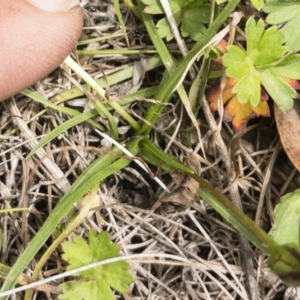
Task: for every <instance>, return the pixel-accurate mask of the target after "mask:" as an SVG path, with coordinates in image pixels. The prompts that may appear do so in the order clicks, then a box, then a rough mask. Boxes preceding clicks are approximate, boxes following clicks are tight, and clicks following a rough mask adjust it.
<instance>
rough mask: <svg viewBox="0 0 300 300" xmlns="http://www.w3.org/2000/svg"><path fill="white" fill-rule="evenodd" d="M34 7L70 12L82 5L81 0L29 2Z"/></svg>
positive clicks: (32, 0) (39, 0) (29, 0)
mask: <svg viewBox="0 0 300 300" xmlns="http://www.w3.org/2000/svg"><path fill="white" fill-rule="evenodd" d="M27 1H28V2H30V3H31V4H33V5H34V6H36V7H38V8H40V9H43V10H47V11H68V10H70V9H71V8H73V7H75V6H77V5H79V4H80V1H79V0H27Z"/></svg>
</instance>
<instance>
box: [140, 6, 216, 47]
mask: <svg viewBox="0 0 300 300" xmlns="http://www.w3.org/2000/svg"><path fill="white" fill-rule="evenodd" d="M142 1H143V3H144V4H146V7H145V9H144V12H145V13H149V14H162V13H163V8H162V6H161V4H160V1H159V0H142ZM169 3H170V7H171V10H172V13H173V17H174V20H175V22H176V24H177V25H178V26H180V30H181V34H182V36H184V37H187V36H190V37H191V38H192V39H193V40H195V41H198V40H199V39H200V37H201V36H202V34H203V33H204V32H205V30H206V27H205V26H204V25H203V24H208V23H209V18H210V10H211V5H210V4H207V3H206V4H205V3H204V1H203V0H170V1H169ZM156 27H157V30H158V34H159V35H160V37H161V38H166V40H167V41H170V40H171V39H172V38H173V33H172V30H171V28H170V26H169V23H168V20H167V19H166V18H162V19H160V20H159V21H158V22H157V24H156Z"/></svg>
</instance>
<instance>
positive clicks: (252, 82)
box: [232, 72, 261, 107]
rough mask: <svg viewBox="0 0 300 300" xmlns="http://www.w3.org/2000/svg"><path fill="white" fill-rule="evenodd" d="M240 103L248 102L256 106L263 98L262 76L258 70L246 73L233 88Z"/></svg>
mask: <svg viewBox="0 0 300 300" xmlns="http://www.w3.org/2000/svg"><path fill="white" fill-rule="evenodd" d="M232 91H233V92H234V93H235V94H237V97H238V99H239V102H240V103H248V102H250V104H251V105H252V106H253V107H256V106H257V105H258V104H259V102H260V99H261V88H260V76H259V73H258V72H252V73H249V74H247V75H245V76H244V77H243V78H242V79H240V80H239V81H238V83H237V84H236V85H235V86H234V88H233V90H232Z"/></svg>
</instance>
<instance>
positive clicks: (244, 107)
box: [207, 78, 270, 130]
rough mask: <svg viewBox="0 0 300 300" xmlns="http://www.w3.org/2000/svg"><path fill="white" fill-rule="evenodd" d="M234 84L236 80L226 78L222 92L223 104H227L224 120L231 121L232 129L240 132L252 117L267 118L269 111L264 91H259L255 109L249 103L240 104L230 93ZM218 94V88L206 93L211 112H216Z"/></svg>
mask: <svg viewBox="0 0 300 300" xmlns="http://www.w3.org/2000/svg"><path fill="white" fill-rule="evenodd" d="M236 83H237V80H236V79H234V78H227V80H226V84H225V87H224V90H223V92H222V101H223V104H226V103H227V102H228V103H227V105H226V107H225V111H224V120H225V121H227V122H231V121H232V126H233V128H234V129H236V130H241V129H242V128H243V127H244V125H245V123H246V122H247V121H248V120H249V119H250V118H251V117H252V116H256V117H258V116H263V117H269V116H270V110H269V105H268V103H267V100H268V95H267V93H266V92H265V91H264V90H262V91H261V99H260V102H259V104H258V105H257V106H256V107H254V106H252V105H251V104H250V102H248V103H240V101H239V100H238V98H237V96H236V94H234V93H233V92H232V90H233V88H234V86H235V85H236ZM220 93H221V88H220V86H218V87H216V88H212V89H210V90H209V91H208V93H207V100H208V102H209V106H210V108H211V110H212V111H217V110H218V98H219V97H220Z"/></svg>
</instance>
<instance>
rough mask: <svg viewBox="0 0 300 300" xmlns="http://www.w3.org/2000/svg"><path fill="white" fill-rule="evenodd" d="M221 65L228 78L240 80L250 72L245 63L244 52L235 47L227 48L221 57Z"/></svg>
mask: <svg viewBox="0 0 300 300" xmlns="http://www.w3.org/2000/svg"><path fill="white" fill-rule="evenodd" d="M223 65H224V66H225V67H226V74H227V76H229V77H233V78H237V79H240V78H242V77H243V76H244V75H245V74H247V73H248V72H249V71H250V68H249V64H248V63H246V52H245V51H244V50H242V49H241V48H239V47H237V46H229V47H227V53H226V54H225V55H224V56H223Z"/></svg>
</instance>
